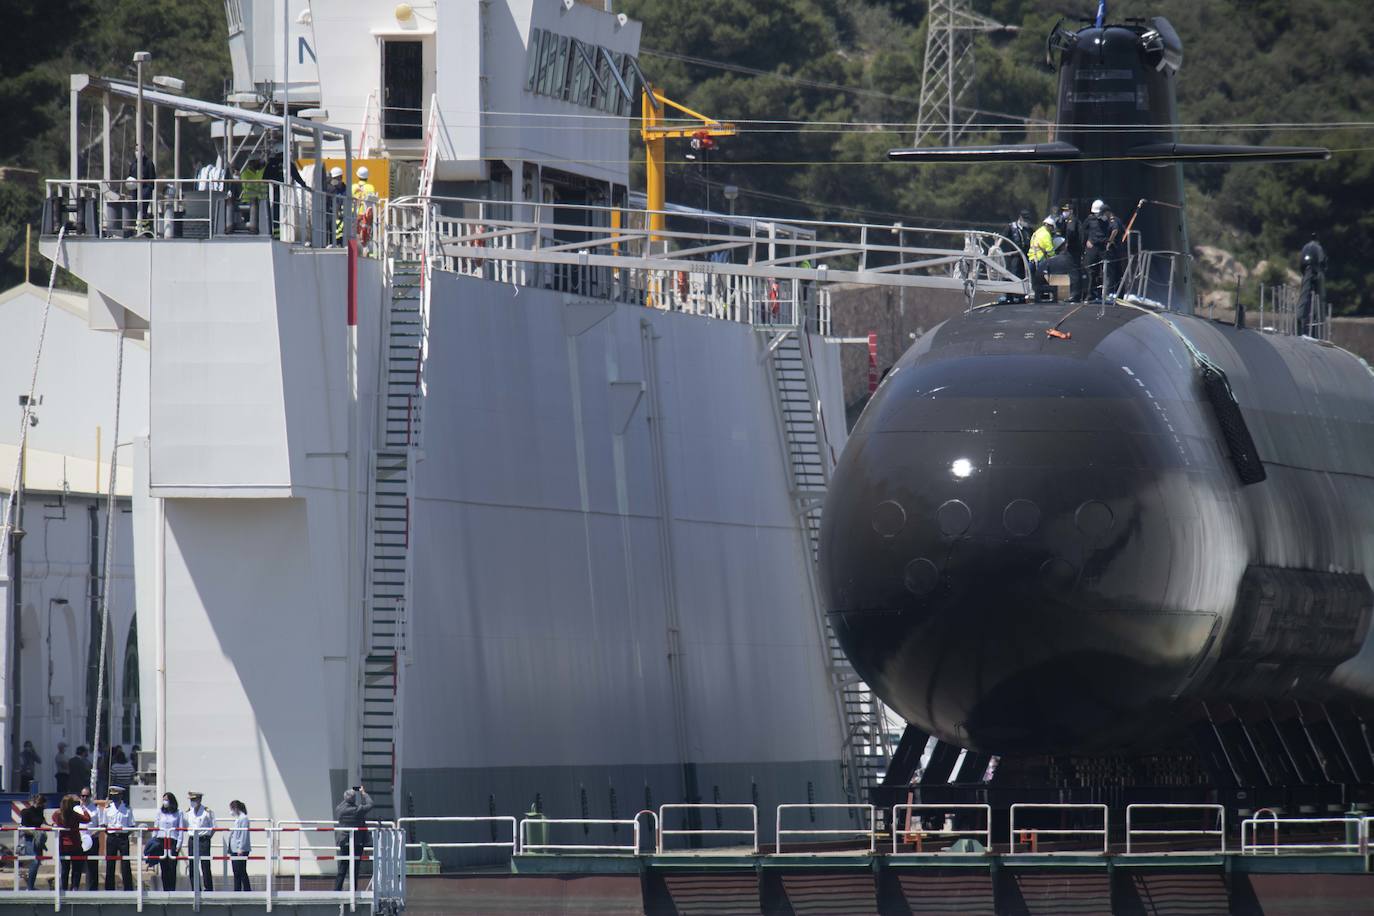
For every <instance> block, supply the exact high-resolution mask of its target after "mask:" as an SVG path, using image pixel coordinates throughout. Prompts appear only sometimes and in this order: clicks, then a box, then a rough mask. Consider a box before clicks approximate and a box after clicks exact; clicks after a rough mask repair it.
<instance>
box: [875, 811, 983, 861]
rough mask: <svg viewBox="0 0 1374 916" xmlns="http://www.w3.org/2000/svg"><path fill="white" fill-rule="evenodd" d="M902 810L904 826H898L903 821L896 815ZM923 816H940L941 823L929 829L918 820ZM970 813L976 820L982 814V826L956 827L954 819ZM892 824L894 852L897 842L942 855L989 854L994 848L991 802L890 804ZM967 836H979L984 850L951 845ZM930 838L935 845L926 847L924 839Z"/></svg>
mask: <svg viewBox="0 0 1374 916" xmlns="http://www.w3.org/2000/svg"><path fill="white" fill-rule="evenodd" d="M903 813H905V814H906V815H907V818H906V825H905V826H904V827H902V828H899V827H898V824H901V823H902V821H900V820H898V818H899V816H900V815H901V814H903ZM926 815H936V816H943V817H944V822H943V824H942V825H941V826H940V827H939V828H938V829H934V830H932V829H929V828H927V827H925V826H924V825H923V824H921V822H920V821H921V819H922V818H923V817H925V816H926ZM970 815H972V816H973V817H974V819H975V820H977V819H978V818H979V817H981V826H973V827H956V826H955V821H956V819H958V818H962V817H967V816H970ZM913 819H914V820H916V824H915V825H914V826H913V825H912V823H911V822H912V820H913ZM891 826H892V852H893V853H894V854H896V853H898V852H900V851H901V850H900V849H899V844H903V845H907V846H914V847H916V849H915V851H916V852H920V853H938V854H941V855H965V856H966V855H988V854H990V853H991V852H992V851H993V848H992V807H991V806H990V805H939V804H912V805H893V806H892V821H891ZM966 838H976V839H980V840H981V841H982V844H983V849H982V850H981V851H980V850H976V849H972V848H966V849H954V848H951V847H952V846H953V844H954V843H955V842H957V841H958V840H961V839H966ZM930 840H933V841H934V842H935V844H936V846H935V848H934V849H926V842H927V841H930Z"/></svg>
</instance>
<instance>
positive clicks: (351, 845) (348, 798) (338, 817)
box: [334, 786, 372, 891]
mask: <svg viewBox="0 0 1374 916" xmlns="http://www.w3.org/2000/svg"><path fill="white" fill-rule="evenodd" d="M371 812H372V799H371V798H369V797H368V794H367V792H366V791H365V790H364V789H363V787H362V786H354V787H353V788H351V789H349V790H348V791H346V792H344V794H343V800H342V801H340V802H339V804H338V805H336V806H335V808H334V822H335V826H336V827H337V828H338V830H339V832H338V841H339V858H338V862H339V870H338V873H337V875H336V876H335V878H334V890H336V891H341V890H343V886H344V879H345V877H347V876H348V875H349V874H350V873H351V874H352V876H353V878H352V881H351V882H350V886H351V887H354V888H356V887H357V886H358V874H359V873H360V872H361V871H362V867H361V866H362V862H361V859H362V855H363V850H365V849H366V848H367V847H369V846H371V845H372V837H371V835H370V834H369V833H368V830H367V816H368V814H370V813H371Z"/></svg>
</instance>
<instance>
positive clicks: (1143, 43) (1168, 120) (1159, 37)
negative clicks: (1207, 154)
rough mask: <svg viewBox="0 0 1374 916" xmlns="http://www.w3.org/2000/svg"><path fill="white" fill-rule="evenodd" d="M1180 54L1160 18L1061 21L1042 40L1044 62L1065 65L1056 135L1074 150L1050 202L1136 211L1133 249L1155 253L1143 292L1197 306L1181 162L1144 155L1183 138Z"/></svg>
mask: <svg viewBox="0 0 1374 916" xmlns="http://www.w3.org/2000/svg"><path fill="white" fill-rule="evenodd" d="M1056 55H1057V56H1058V61H1057V62H1056V61H1055V60H1054V57H1055V56H1056ZM1182 62H1183V43H1182V42H1181V41H1180V40H1179V37H1178V34H1177V33H1176V32H1175V31H1174V29H1173V26H1171V25H1170V24H1169V21H1168V20H1167V19H1164V18H1163V17H1155V18H1154V19H1151V20H1149V22H1148V23H1146V22H1143V21H1136V22H1128V23H1126V24H1123V25H1104V26H1102V27H1097V26H1089V27H1087V28H1083V29H1079V30H1078V31H1070V30H1068V29H1065V28H1064V27H1063V26H1062V25H1059V26H1055V28H1054V30H1053V31H1052V32H1051V33H1050V36H1049V38H1048V39H1047V41H1046V64H1047V65H1049V66H1051V67H1053V66H1055V65H1056V63H1057V66H1058V71H1059V89H1058V95H1057V112H1058V114H1057V117H1056V121H1055V128H1054V136H1053V138H1052V139H1053V140H1055V141H1056V142H1057V144H1066V145H1069V146H1071V147H1072V148H1073V150H1075V151H1076V152H1077V156H1075V157H1074V159H1073V160H1072V162H1073V164H1072V165H1071V166H1070V167H1068V168H1056V169H1054V170H1053V172H1052V174H1051V180H1050V200H1049V206H1050V208H1051V209H1053V208H1056V207H1058V206H1059V204H1060V203H1061V202H1062V201H1065V200H1068V201H1072V203H1073V206H1074V211H1075V212H1076V213H1077V214H1078V215H1079V217H1080V218H1082V217H1085V216H1087V214H1088V212H1089V210H1090V208H1091V206H1092V202H1093V201H1094V200H1096V199H1099V198H1100V199H1101V200H1103V201H1105V202H1106V203H1107V204H1108V205H1109V206H1110V207H1111V208H1112V211H1113V212H1114V213H1116V214H1117V215H1118V216H1120V218H1121V219H1122V221H1123V222H1125V221H1128V220H1130V219H1131V217H1132V215H1134V216H1135V221H1134V223H1133V224H1132V227H1131V229H1132V232H1131V237H1130V239H1129V246H1130V248H1131V251H1132V253H1139V252H1150V253H1151V257H1150V262H1151V263H1150V271H1151V276H1150V279H1149V281H1148V283H1147V289H1148V293H1147V295H1148V296H1149V298H1151V299H1155V300H1157V301H1161V302H1164V303H1166V304H1168V305H1169V306H1170V307H1171V308H1173V309H1176V310H1178V311H1184V312H1189V313H1191V312H1192V307H1193V292H1192V288H1193V287H1192V270H1191V261H1192V259H1191V257H1190V255H1189V252H1190V249H1189V246H1188V227H1187V223H1186V220H1185V217H1184V211H1183V167H1182V165H1181V163H1180V161H1179V160H1177V159H1170V160H1165V159H1150V158H1139V156H1138V152H1139V151H1141V150H1154V151H1156V152H1164V151H1165V150H1167V149H1171V148H1172V146H1173V144H1175V143H1176V141H1177V140H1178V127H1177V124H1178V99H1177V91H1176V83H1175V79H1176V75H1177V73H1178V70H1179V67H1180V66H1181V64H1182ZM1126 151H1130V153H1128V154H1127V155H1123V153H1125V152H1126Z"/></svg>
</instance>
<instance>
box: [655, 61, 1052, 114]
mask: <svg viewBox="0 0 1374 916" xmlns="http://www.w3.org/2000/svg"><path fill="white" fill-rule="evenodd" d="M639 53H640V54H641V55H643V54H648V55H649V56H651V57H660V58H663V59H665V60H676V61H680V62H682V63H687V64H693V65H695V66H698V67H710V68H713V69H716V70H728V71H730V72H733V73H743V74H746V75H749V76H767V77H771V78H773V79H777V80H782V81H783V82H786V83H792V84H794V85H797V86H806V87H809V88H811V89H829V90H831V91H832V92H847V93H849V94H850V95H858V96H863V97H865V98H872V99H882V100H883V101H887V102H900V103H902V104H905V105H915V106H916V107H917V109H918V110H919V109H920V105H921V100H920V99H918V98H914V97H912V96H909V95H894V94H893V93H890V92H883V91H881V90H878V89H866V88H863V87H861V86H845V85H843V84H841V83H832V82H828V81H826V80H813V79H808V78H807V77H804V76H793V75H791V74H789V73H778V72H777V71H776V70H760V69H758V68H757V67H746V66H744V65H743V64H732V63H729V62H727V61H723V60H712V59H711V58H709V57H696V56H693V55H691V54H679V53H677V52H676V51H661V50H657V49H655V48H640V49H639ZM954 107H955V110H956V111H963V112H969V113H972V114H983V115H990V116H992V117H998V118H1005V119H1007V120H1008V121H1010V122H1012V123H1017V124H1045V123H1048V122H1047V121H1044V120H1042V119H1039V118H1028V117H1026V116H1024V115H1014V114H1005V113H1003V112H999V111H987V110H986V109H980V108H968V107H965V106H961V105H956V106H954ZM1001 126H1003V127H1005V126H1006V125H1005V124H1003V125H1001Z"/></svg>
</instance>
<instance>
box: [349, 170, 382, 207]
mask: <svg viewBox="0 0 1374 916" xmlns="http://www.w3.org/2000/svg"><path fill="white" fill-rule="evenodd" d="M354 174H355V175H356V176H357V178H358V180H357V181H355V182H354V183H353V199H354V200H366V199H367V198H369V197H376V196H377V188H376V187H375V186H374V185H373V184H372V182H370V181H368V180H367V179H368V176H369V175H370V174H371V173H370V172H368V170H367V166H365V165H360V166H358V171H357V172H355V173H354Z"/></svg>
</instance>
